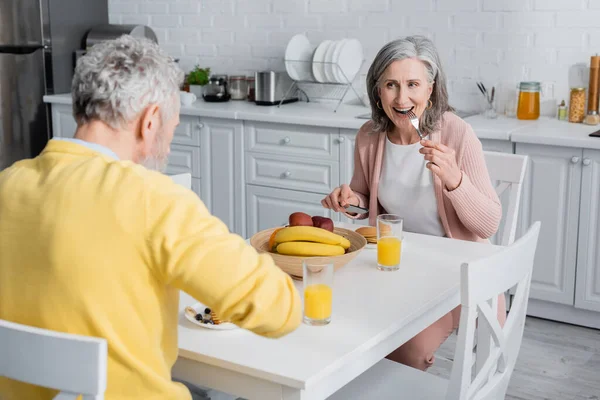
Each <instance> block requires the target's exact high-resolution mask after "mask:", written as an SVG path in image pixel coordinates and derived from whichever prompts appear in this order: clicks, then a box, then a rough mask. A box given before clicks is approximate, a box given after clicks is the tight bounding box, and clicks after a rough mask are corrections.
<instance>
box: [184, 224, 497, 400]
mask: <svg viewBox="0 0 600 400" xmlns="http://www.w3.org/2000/svg"><path fill="white" fill-rule="evenodd" d="M340 225H341V226H343V227H347V228H351V229H355V228H357V226H356V225H349V224H338V225H337V226H340ZM500 248H501V247H499V246H493V245H490V244H482V243H474V242H466V241H461V240H453V239H447V238H440V237H433V236H427V235H419V234H411V233H405V237H404V241H403V249H402V251H403V253H402V261H401V267H400V270H398V271H394V272H382V271H379V270H377V268H376V250H375V249H364V250H363V251H362V252H361V253H360V254H359V255H358V256H357V257H356V258H355V259H354V260H353V261H352V262H350V263H348V264H347V265H345V266H344V267H342V268H341V269H339V270H338V271H336V273H335V277H334V285H333V286H334V287H333V314H332V321H331V323H330V324H329V325H326V326H308V325H305V324H302V325H301V326H300V327H299V328H298V329H297V330H296V331H294V332H292V333H291V334H289V335H287V336H285V337H283V338H280V339H266V338H263V337H260V336H258V335H255V334H253V333H251V332H249V331H245V330H242V329H235V330H229V331H217V330H210V329H206V328H202V327H200V326H197V325H195V324H192V323H191V322H189V321H188V320H187V319H185V317H184V316H183V309H184V308H185V306H186V305H191V302H193V301H194V300H193V299H191V297H189V296H187V295H185V294H183V296H182V301H181V304H180V318H179V358H178V360H177V363H176V364H175V366H174V367H173V377H174V378H178V379H182V380H186V381H188V382H191V383H194V384H196V385H199V386H207V387H211V388H214V389H217V390H220V391H223V392H226V393H230V394H233V395H236V396H240V397H243V398H246V399H249V400H275V399H277V400H282V399H283V400H306V399H310V400H320V399H326V398H327V397H328V396H330V395H331V394H332V393H334V392H335V391H337V390H339V389H340V388H341V387H343V386H344V385H346V384H347V383H348V382H350V381H351V380H352V379H354V378H356V377H357V376H358V375H360V374H361V373H363V372H364V371H366V370H367V369H368V368H370V367H371V366H372V365H374V364H375V363H377V362H378V361H380V360H381V359H383V358H384V357H385V356H386V355H388V354H389V353H390V352H392V351H393V350H394V349H396V348H397V347H399V346H400V345H402V344H403V343H405V342H406V341H408V340H409V339H410V338H412V337H413V336H414V335H415V334H417V333H418V332H420V331H422V330H423V329H425V328H426V327H427V326H429V325H430V324H431V323H433V322H435V321H436V320H438V319H439V318H440V317H442V316H443V315H444V314H446V313H447V312H449V311H450V310H452V309H453V308H454V307H456V306H458V305H459V286H460V272H459V271H460V265H461V263H463V262H465V261H469V260H472V259H476V258H479V257H483V256H487V255H490V254H492V253H494V252H497V251H498V250H499V249H500ZM301 285H302V282H296V287H297V288H298V289H299V290H300V289H301Z"/></svg>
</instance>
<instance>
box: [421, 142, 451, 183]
mask: <svg viewBox="0 0 600 400" xmlns="http://www.w3.org/2000/svg"><path fill="white" fill-rule="evenodd" d="M421 146H423V147H422V148H421V149H419V153H421V154H424V155H425V160H427V161H429V162H428V163H427V168H429V169H430V170H431V172H433V173H434V174H436V175H437V176H438V177H439V178H440V179H441V180H442V183H443V184H444V185H445V186H446V189H448V190H449V191H452V190H454V189H456V188H457V187H458V186H459V185H460V182H461V181H462V172H461V171H460V168H458V165H457V164H456V153H455V152H454V150H453V149H451V148H449V147H448V146H445V145H443V144H441V143H434V142H433V141H431V140H426V139H423V140H421Z"/></svg>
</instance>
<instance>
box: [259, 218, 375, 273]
mask: <svg viewBox="0 0 600 400" xmlns="http://www.w3.org/2000/svg"><path fill="white" fill-rule="evenodd" d="M275 229H279V228H271V229H265V230H264V231H260V232H258V233H256V234H254V235H253V236H252V237H251V238H250V244H251V245H252V247H254V248H255V249H256V250H258V251H259V252H261V253H269V254H270V255H271V256H272V257H273V260H275V264H277V266H278V267H279V268H281V269H282V270H283V271H285V272H287V273H288V274H290V275H291V276H292V278H294V279H302V275H303V274H302V260H304V259H306V258H307V257H300V256H286V255H283V254H277V253H271V252H269V238H270V237H271V234H272V233H273V231H274V230H275ZM333 232H334V233H337V234H338V235H341V236H343V237H345V238H346V239H348V240H349V241H350V248H349V249H348V252H347V253H346V254H342V255H341V256H330V257H323V258H328V259H330V260H331V262H332V263H333V268H334V269H335V270H338V269H339V268H341V267H343V266H344V265H346V264H348V263H349V262H350V261H351V260H352V259H353V258H354V257H356V255H357V254H358V253H360V251H361V250H362V249H363V248H364V247H365V246H366V244H367V240H366V239H365V238H364V236H362V235H360V234H358V233H356V232H354V231H351V230H349V229H344V228H334V229H333Z"/></svg>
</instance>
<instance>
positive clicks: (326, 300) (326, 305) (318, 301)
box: [304, 283, 332, 320]
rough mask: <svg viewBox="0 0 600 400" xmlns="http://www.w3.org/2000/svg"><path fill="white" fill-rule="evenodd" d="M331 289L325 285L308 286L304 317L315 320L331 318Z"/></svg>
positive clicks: (305, 293) (305, 294)
mask: <svg viewBox="0 0 600 400" xmlns="http://www.w3.org/2000/svg"><path fill="white" fill-rule="evenodd" d="M331 299H332V290H331V287H329V286H327V285H325V284H323V283H318V284H313V285H308V286H307V287H306V289H304V315H305V316H306V317H308V318H310V319H314V320H324V319H327V318H329V317H331V302H332V300H331Z"/></svg>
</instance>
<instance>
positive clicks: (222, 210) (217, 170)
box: [199, 118, 246, 236]
mask: <svg viewBox="0 0 600 400" xmlns="http://www.w3.org/2000/svg"><path fill="white" fill-rule="evenodd" d="M199 128H200V129H201V134H200V142H201V143H200V151H201V156H200V159H199V162H200V175H201V176H200V178H201V179H200V183H201V186H202V189H201V192H202V200H203V201H204V203H205V204H206V207H207V208H208V209H209V210H210V211H211V213H212V214H213V215H214V216H216V217H218V218H219V219H221V220H222V221H223V222H224V223H225V224H226V225H227V226H228V227H229V230H230V231H232V232H235V233H237V234H239V235H241V236H245V233H246V223H245V222H246V221H245V218H246V217H245V207H244V137H243V126H242V122H241V121H235V120H227V119H220V118H219V119H217V118H202V119H201V120H200V125H199Z"/></svg>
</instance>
